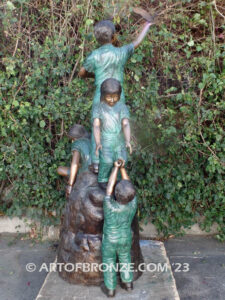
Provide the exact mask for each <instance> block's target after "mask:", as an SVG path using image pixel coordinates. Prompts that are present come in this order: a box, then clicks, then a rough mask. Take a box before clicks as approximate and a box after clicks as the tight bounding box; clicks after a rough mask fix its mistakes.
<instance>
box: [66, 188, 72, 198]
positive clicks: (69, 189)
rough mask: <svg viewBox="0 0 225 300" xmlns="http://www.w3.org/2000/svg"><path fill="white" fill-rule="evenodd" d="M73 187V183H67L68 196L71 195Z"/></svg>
mask: <svg viewBox="0 0 225 300" xmlns="http://www.w3.org/2000/svg"><path fill="white" fill-rule="evenodd" d="M72 188H73V187H72V185H67V187H66V198H68V197H69V195H70V193H71V191H72Z"/></svg>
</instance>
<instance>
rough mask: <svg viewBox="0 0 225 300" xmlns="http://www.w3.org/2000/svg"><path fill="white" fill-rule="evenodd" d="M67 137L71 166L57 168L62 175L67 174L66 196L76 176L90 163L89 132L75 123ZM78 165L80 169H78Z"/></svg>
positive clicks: (85, 169)
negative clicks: (69, 146) (69, 141)
mask: <svg viewBox="0 0 225 300" xmlns="http://www.w3.org/2000/svg"><path fill="white" fill-rule="evenodd" d="M68 137H69V138H70V139H72V145H71V151H72V162H71V166H70V168H69V167H64V166H60V167H58V169H57V173H58V174H59V175H62V176H69V180H68V185H67V187H66V196H67V197H68V196H69V194H70V193H71V191H72V188H73V185H74V183H75V180H76V176H77V173H78V170H79V172H80V173H81V172H84V171H87V170H88V168H89V166H90V165H91V156H90V154H91V142H90V134H89V133H88V132H87V131H86V129H85V128H84V126H82V125H79V124H75V125H73V126H72V127H71V128H70V130H69V132H68ZM80 163H81V166H80ZM79 167H80V169H79Z"/></svg>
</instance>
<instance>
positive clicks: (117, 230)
mask: <svg viewBox="0 0 225 300" xmlns="http://www.w3.org/2000/svg"><path fill="white" fill-rule="evenodd" d="M136 210H137V198H136V197H134V199H133V200H132V201H130V202H129V203H127V204H125V205H124V204H120V203H118V202H117V201H116V200H115V199H114V198H113V197H112V196H105V198H104V200H103V211H104V226H103V234H104V238H107V239H108V238H109V239H110V240H117V239H131V238H132V233H131V223H132V220H133V218H134V215H135V213H136Z"/></svg>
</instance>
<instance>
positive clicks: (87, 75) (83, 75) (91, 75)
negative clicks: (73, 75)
mask: <svg viewBox="0 0 225 300" xmlns="http://www.w3.org/2000/svg"><path fill="white" fill-rule="evenodd" d="M78 76H79V77H81V78H95V74H94V73H90V72H88V71H87V70H86V69H85V68H84V67H81V69H80V71H79V73H78Z"/></svg>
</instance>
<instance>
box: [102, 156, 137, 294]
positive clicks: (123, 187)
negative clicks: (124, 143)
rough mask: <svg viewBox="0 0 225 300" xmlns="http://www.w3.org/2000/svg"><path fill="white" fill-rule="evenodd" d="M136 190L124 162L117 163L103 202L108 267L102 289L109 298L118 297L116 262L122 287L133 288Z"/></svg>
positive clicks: (104, 236) (104, 242) (104, 259)
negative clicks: (132, 245) (132, 244)
mask: <svg viewBox="0 0 225 300" xmlns="http://www.w3.org/2000/svg"><path fill="white" fill-rule="evenodd" d="M119 167H121V168H120V170H121V175H122V180H121V181H120V182H118V183H117V184H116V187H115V199H114V198H113V196H112V195H113V191H114V186H115V183H116V180H117V173H118V170H119ZM135 194H136V192H135V189H134V186H133V185H132V183H131V182H130V180H129V177H128V175H127V173H126V170H125V168H124V162H123V161H120V160H118V161H116V162H115V163H114V168H113V170H112V173H111V175H110V178H109V182H108V185H107V190H106V196H105V198H104V200H103V212H104V225H103V237H102V262H103V264H104V266H105V270H104V273H103V274H104V285H102V287H101V289H102V291H103V293H104V294H106V295H107V296H108V297H114V296H115V289H116V283H117V278H116V261H117V256H118V260H119V263H120V267H121V269H120V277H121V287H122V288H124V289H126V290H127V291H130V290H132V289H133V270H132V267H131V255H130V250H131V241H132V231H131V223H132V220H133V218H134V215H135V213H136V210H137V199H136V197H135Z"/></svg>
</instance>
